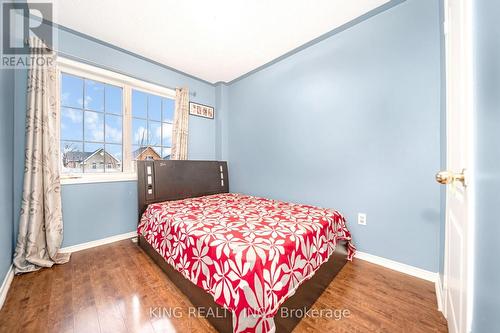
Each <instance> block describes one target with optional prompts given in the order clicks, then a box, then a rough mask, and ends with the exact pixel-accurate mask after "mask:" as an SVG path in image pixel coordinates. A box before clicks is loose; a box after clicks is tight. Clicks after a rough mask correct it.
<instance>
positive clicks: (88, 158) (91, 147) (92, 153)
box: [83, 142, 104, 173]
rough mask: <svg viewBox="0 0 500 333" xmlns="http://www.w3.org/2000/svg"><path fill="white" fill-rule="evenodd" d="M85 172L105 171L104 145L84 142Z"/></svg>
mask: <svg viewBox="0 0 500 333" xmlns="http://www.w3.org/2000/svg"><path fill="white" fill-rule="evenodd" d="M83 148H84V160H83V172H86V173H96V172H104V145H102V144H97V143H87V142H85V143H84V147H83Z"/></svg>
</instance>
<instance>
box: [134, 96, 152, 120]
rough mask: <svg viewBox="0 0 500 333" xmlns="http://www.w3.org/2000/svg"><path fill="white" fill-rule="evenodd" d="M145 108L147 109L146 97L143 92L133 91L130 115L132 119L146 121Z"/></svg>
mask: <svg viewBox="0 0 500 333" xmlns="http://www.w3.org/2000/svg"><path fill="white" fill-rule="evenodd" d="M147 107H148V99H147V95H146V94H145V93H143V92H140V91H137V90H133V91H132V115H133V116H134V117H138V118H144V119H146V118H147V117H148V113H147Z"/></svg>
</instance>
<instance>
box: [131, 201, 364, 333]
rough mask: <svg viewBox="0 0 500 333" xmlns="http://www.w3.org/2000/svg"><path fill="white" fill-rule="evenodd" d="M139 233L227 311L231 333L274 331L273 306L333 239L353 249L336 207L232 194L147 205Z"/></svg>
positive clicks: (330, 248) (324, 255)
mask: <svg viewBox="0 0 500 333" xmlns="http://www.w3.org/2000/svg"><path fill="white" fill-rule="evenodd" d="M138 232H139V234H141V235H143V236H144V238H145V239H146V240H147V241H148V242H149V243H150V244H151V246H152V247H153V248H154V249H155V250H156V251H157V252H158V253H159V254H160V255H161V256H162V257H163V258H164V259H165V260H166V261H167V262H168V263H169V264H170V265H171V266H173V267H174V268H175V269H176V270H177V271H179V272H180V273H181V274H182V275H183V276H184V277H185V278H186V279H189V280H190V281H191V282H192V283H193V284H195V285H197V286H198V287H200V288H203V289H204V290H205V291H206V292H208V293H210V294H211V295H212V296H213V298H214V301H215V302H216V303H217V304H219V305H221V306H222V307H224V308H226V309H228V310H230V311H231V312H232V314H233V330H234V332H274V331H275V327H274V321H273V317H274V315H275V314H276V312H277V311H278V308H279V306H280V305H281V304H282V303H283V302H284V301H285V300H286V299H288V298H289V297H290V296H292V295H293V294H294V293H295V290H296V289H297V288H298V287H299V286H300V285H301V284H302V283H303V282H304V281H306V280H308V279H309V278H311V277H312V276H313V274H314V272H315V271H316V270H317V269H318V268H319V267H320V266H321V264H323V263H324V262H326V261H327V260H328V258H329V257H330V255H331V254H332V253H333V252H334V251H335V247H336V245H337V243H338V242H339V241H341V240H345V241H347V247H348V259H349V260H351V259H352V256H353V255H354V252H355V247H354V246H353V244H352V242H351V235H350V233H349V231H348V229H347V226H346V221H345V218H344V217H343V216H342V215H341V214H340V213H339V212H337V211H335V210H332V209H324V208H318V207H314V206H308V205H299V204H292V203H286V202H281V201H276V200H270V199H265V198H259V197H253V196H247V195H242V194H235V193H225V194H216V195H210V196H204V197H199V198H189V199H184V200H177V201H168V202H163V203H156V204H151V205H149V206H148V208H147V209H146V211H145V212H144V214H143V215H142V217H141V221H140V224H139V227H138Z"/></svg>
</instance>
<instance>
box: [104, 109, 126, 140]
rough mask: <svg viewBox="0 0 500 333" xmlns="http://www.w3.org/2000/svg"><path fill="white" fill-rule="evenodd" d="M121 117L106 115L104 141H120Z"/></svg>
mask: <svg viewBox="0 0 500 333" xmlns="http://www.w3.org/2000/svg"><path fill="white" fill-rule="evenodd" d="M122 124H123V118H122V117H120V116H113V115H110V114H107V115H106V130H105V132H106V142H107V143H108V142H109V143H122V137H123V135H122V126H123V125H122Z"/></svg>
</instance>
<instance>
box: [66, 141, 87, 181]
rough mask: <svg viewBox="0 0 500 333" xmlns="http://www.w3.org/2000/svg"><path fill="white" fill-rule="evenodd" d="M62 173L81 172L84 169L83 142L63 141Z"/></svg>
mask: <svg viewBox="0 0 500 333" xmlns="http://www.w3.org/2000/svg"><path fill="white" fill-rule="evenodd" d="M61 159H62V173H81V172H82V171H83V168H82V167H83V164H82V162H83V160H84V153H83V143H81V142H70V141H61Z"/></svg>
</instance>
